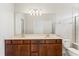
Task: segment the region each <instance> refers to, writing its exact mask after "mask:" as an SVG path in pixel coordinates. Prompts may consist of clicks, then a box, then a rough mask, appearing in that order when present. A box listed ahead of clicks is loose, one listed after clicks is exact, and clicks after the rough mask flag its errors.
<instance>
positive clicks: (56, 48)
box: [5, 39, 62, 56]
mask: <svg viewBox="0 0 79 59" xmlns="http://www.w3.org/2000/svg"><path fill="white" fill-rule="evenodd" d="M5 56H62V40H61V39H47V40H46V39H44V40H41V39H40V40H34V39H33V40H29V39H28V40H19V39H18V40H5Z"/></svg>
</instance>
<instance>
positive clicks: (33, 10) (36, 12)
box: [29, 9, 42, 16]
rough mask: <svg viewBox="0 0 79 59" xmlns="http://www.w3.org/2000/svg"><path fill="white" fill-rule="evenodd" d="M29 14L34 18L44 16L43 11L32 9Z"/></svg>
mask: <svg viewBox="0 0 79 59" xmlns="http://www.w3.org/2000/svg"><path fill="white" fill-rule="evenodd" d="M29 14H30V15H33V16H41V15H42V10H41V9H31V10H30V11H29Z"/></svg>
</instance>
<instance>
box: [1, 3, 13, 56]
mask: <svg viewBox="0 0 79 59" xmlns="http://www.w3.org/2000/svg"><path fill="white" fill-rule="evenodd" d="M13 22H14V4H8V3H2V4H1V3H0V56H1V55H2V56H3V55H4V52H5V50H4V49H5V48H4V47H5V45H4V40H5V38H8V37H10V36H11V35H13V32H14V23H13Z"/></svg>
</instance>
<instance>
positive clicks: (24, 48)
mask: <svg viewBox="0 0 79 59" xmlns="http://www.w3.org/2000/svg"><path fill="white" fill-rule="evenodd" d="M19 48H20V50H19V53H20V56H30V44H26V45H19Z"/></svg>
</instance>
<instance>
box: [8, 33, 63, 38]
mask: <svg viewBox="0 0 79 59" xmlns="http://www.w3.org/2000/svg"><path fill="white" fill-rule="evenodd" d="M7 39H62V38H61V37H59V36H58V35H56V34H24V35H23V36H22V35H20V34H19V35H16V36H12V37H9V38H7Z"/></svg>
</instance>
